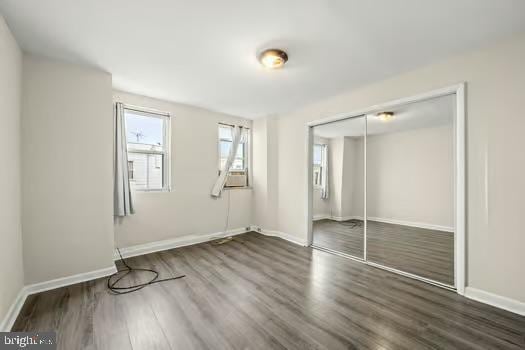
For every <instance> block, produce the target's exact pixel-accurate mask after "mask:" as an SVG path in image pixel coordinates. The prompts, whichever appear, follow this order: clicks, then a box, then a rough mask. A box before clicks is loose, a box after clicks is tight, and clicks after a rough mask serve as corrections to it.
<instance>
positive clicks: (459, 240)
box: [305, 82, 466, 295]
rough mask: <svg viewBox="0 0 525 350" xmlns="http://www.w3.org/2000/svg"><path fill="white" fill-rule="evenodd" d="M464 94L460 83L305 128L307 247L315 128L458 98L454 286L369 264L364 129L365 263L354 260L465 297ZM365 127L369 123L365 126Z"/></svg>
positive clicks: (455, 163) (310, 233) (464, 86)
mask: <svg viewBox="0 0 525 350" xmlns="http://www.w3.org/2000/svg"><path fill="white" fill-rule="evenodd" d="M465 90H466V83H464V82H463V83H459V84H456V85H451V86H447V87H444V88H441V89H436V90H432V91H429V92H425V93H421V94H417V95H414V96H410V97H406V98H401V99H398V100H394V101H389V102H385V103H381V104H378V105H374V106H371V107H369V108H366V109H363V110H359V111H355V112H351V113H342V114H337V115H334V116H331V117H327V118H322V119H318V120H315V121H311V122H309V123H307V124H306V142H305V143H306V167H305V168H306V171H307V174H308V175H307V182H306V193H307V194H308V195H307V204H306V212H307V215H306V220H307V223H306V227H307V243H308V246H312V242H313V224H312V222H313V221H312V219H313V201H312V199H313V189H312V186H311V184H312V156H313V155H312V145H313V130H312V128H313V127H314V126H318V125H322V124H327V123H332V122H336V121H340V120H344V119H348V118H354V117H362V116H363V115H365V116H366V115H369V114H373V113H374V112H378V111H381V110H385V109H389V108H393V107H397V106H400V105H404V104H408V103H414V102H419V101H424V100H429V99H433V98H436V97H442V96H446V95H455V96H456V115H455V118H454V286H453V287H451V286H448V285H445V284H442V283H439V282H436V281H433V280H429V279H427V278H424V277H420V276H417V275H413V274H410V273H406V272H403V271H400V270H397V269H393V268H389V267H386V266H383V265H379V264H376V263H373V262H370V261H368V260H367V259H366V257H367V255H366V226H367V225H366V221H367V220H366V218H367V216H366V215H367V214H366V181H367V179H366V134H367V133H366V128H365V147H364V153H365V154H364V155H365V156H364V161H365V179H364V182H365V197H364V198H365V199H364V215H365V220H364V222H365V223H364V247H363V248H364V259H354V260H357V261H359V262H362V263H364V264H367V265H371V266H375V267H378V268H382V269H385V270H388V271H391V272H394V273H397V274H401V275H404V276H407V277H410V278H414V279H417V280H420V281H423V282H427V283H430V284H434V285H437V286H439V287H443V288H446V289H453V290H455V291H456V292H457V293H458V294H460V295H464V294H465V284H466V281H465V275H466V271H465V269H466V261H465V259H466V238H465V235H466V233H465V230H466V215H465V198H466V182H465V181H466V180H465V171H466V164H465V147H466V146H465V140H466V137H465V117H466V111H465V97H466V96H465ZM365 124H366V123H365Z"/></svg>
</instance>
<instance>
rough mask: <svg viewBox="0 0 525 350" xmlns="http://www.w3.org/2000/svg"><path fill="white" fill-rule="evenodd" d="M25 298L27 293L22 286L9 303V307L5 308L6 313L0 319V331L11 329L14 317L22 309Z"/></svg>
mask: <svg viewBox="0 0 525 350" xmlns="http://www.w3.org/2000/svg"><path fill="white" fill-rule="evenodd" d="M26 298H27V293H26V292H25V291H24V288H22V289H21V290H20V292H18V295H17V296H16V298H15V300H14V301H13V303H12V304H11V307H9V310H7V314H6V315H5V317H4V319H3V320H2V323H0V332H9V331H11V328H12V327H13V325H14V324H15V321H16V318H17V317H18V314H19V313H20V310H22V306H24V302H25V301H26Z"/></svg>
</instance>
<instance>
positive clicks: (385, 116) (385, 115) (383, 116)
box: [376, 112, 394, 122]
mask: <svg viewBox="0 0 525 350" xmlns="http://www.w3.org/2000/svg"><path fill="white" fill-rule="evenodd" d="M376 117H378V118H379V120H381V121H383V122H387V121H390V120H392V119H394V112H381V113H377V114H376Z"/></svg>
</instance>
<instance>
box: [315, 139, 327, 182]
mask: <svg viewBox="0 0 525 350" xmlns="http://www.w3.org/2000/svg"><path fill="white" fill-rule="evenodd" d="M324 157H325V145H323V144H318V143H316V144H314V152H313V181H314V186H315V187H318V188H320V187H322V185H323V164H324Z"/></svg>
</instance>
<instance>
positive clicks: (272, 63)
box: [259, 49, 288, 69]
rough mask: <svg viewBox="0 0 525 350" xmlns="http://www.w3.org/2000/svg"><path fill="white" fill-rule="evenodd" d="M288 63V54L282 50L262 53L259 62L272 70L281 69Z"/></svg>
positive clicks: (270, 50) (269, 50)
mask: <svg viewBox="0 0 525 350" xmlns="http://www.w3.org/2000/svg"><path fill="white" fill-rule="evenodd" d="M286 61H288V54H287V53H286V52H284V51H283V50H280V49H268V50H264V51H263V52H261V54H260V55H259V62H261V64H262V65H263V66H264V67H266V68H270V69H276V68H281V67H282V66H284V64H285V63H286Z"/></svg>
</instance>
